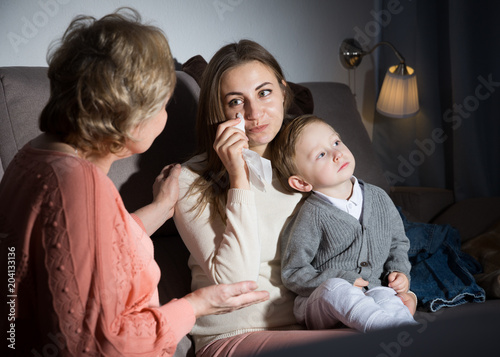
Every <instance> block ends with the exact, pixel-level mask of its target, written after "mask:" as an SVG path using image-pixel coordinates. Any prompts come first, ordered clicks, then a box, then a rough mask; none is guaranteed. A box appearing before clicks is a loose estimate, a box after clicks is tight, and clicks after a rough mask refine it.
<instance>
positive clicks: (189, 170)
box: [179, 154, 207, 181]
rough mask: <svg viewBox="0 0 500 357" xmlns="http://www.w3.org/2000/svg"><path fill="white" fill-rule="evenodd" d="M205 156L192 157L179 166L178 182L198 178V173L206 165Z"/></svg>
mask: <svg viewBox="0 0 500 357" xmlns="http://www.w3.org/2000/svg"><path fill="white" fill-rule="evenodd" d="M206 160H207V155H206V154H200V155H196V156H193V157H192V158H190V159H189V160H187V161H186V162H184V163H183V164H182V165H181V166H182V169H181V174H180V177H179V180H182V181H186V180H187V181H192V180H195V179H196V178H198V177H199V176H200V175H199V174H198V172H201V171H202V170H203V168H204V167H205V165H206Z"/></svg>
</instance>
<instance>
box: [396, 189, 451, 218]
mask: <svg viewBox="0 0 500 357" xmlns="http://www.w3.org/2000/svg"><path fill="white" fill-rule="evenodd" d="M390 196H391V198H392V201H393V202H394V204H395V205H396V206H400V207H401V208H402V209H403V213H404V214H405V215H406V216H407V218H408V219H409V220H411V221H414V222H430V221H431V220H432V219H433V218H434V217H436V216H437V215H439V214H440V213H441V212H443V211H444V210H445V209H446V208H448V207H450V206H451V205H452V204H453V203H455V198H454V195H453V192H452V191H451V190H447V189H442V188H433V187H403V186H392V187H391V189H390Z"/></svg>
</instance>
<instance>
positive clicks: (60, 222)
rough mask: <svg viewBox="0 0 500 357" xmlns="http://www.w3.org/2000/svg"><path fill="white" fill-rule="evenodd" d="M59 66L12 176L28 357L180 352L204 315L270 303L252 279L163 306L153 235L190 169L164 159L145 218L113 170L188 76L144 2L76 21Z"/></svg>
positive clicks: (9, 187) (13, 240) (2, 190)
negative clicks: (35, 131) (34, 133)
mask: <svg viewBox="0 0 500 357" xmlns="http://www.w3.org/2000/svg"><path fill="white" fill-rule="evenodd" d="M48 75H49V78H50V85H51V95H50V99H49V101H48V104H47V105H46V107H45V108H44V110H43V112H42V114H41V119H40V128H41V130H42V132H43V134H41V135H40V136H39V137H37V138H36V139H34V140H33V141H31V142H30V143H28V144H27V145H26V146H25V147H24V148H23V149H21V150H20V152H19V153H18V154H17V156H16V157H15V158H14V159H13V160H12V162H11V164H10V165H9V167H8V168H7V170H6V172H5V175H4V176H3V179H2V182H1V184H0V229H1V232H0V233H1V236H2V252H4V251H5V250H8V251H12V250H13V249H14V251H15V255H16V280H15V286H16V291H15V292H13V293H12V292H11V293H10V295H17V300H16V338H17V341H18V344H17V345H16V347H17V348H16V351H15V352H16V355H19V356H21V355H22V356H28V355H42V354H43V355H45V354H46V353H50V355H53V356H55V355H57V356H85V355H89V356H117V357H118V356H132V355H133V356H138V355H141V356H159V355H162V356H163V355H167V356H169V355H173V353H174V351H175V348H176V345H177V343H178V342H179V340H180V339H181V338H182V337H183V336H184V335H185V334H186V333H188V332H189V331H190V330H191V328H192V326H193V324H194V322H195V318H197V317H200V316H203V315H207V314H214V313H216V314H221V313H225V312H229V311H233V310H235V309H239V308H241V307H244V306H247V305H250V304H253V303H256V302H260V301H262V300H266V299H267V298H268V294H267V293H266V292H262V291H253V290H255V289H256V288H257V285H256V283H255V282H251V281H246V282H241V283H236V284H231V285H218V286H209V287H204V288H202V289H199V290H196V291H194V292H193V293H191V294H189V295H187V296H186V297H185V298H181V299H178V300H174V301H171V302H169V303H168V304H165V305H163V306H160V305H159V300H158V292H157V284H158V281H159V279H160V271H159V268H158V265H157V264H156V263H155V261H154V258H153V246H152V242H151V240H150V238H149V236H148V235H149V234H151V233H153V232H154V231H155V230H156V229H157V228H158V227H160V226H161V225H162V224H163V223H164V222H165V221H166V220H167V219H168V218H170V217H171V216H172V214H173V207H174V205H175V202H176V200H177V197H178V175H179V172H180V166H179V165H171V166H167V167H166V168H164V170H163V171H162V172H161V174H160V175H159V176H158V178H157V180H156V182H155V184H154V193H155V194H154V201H153V202H152V203H151V204H150V205H148V206H146V207H144V208H142V209H140V210H138V211H137V212H136V214H134V215H131V214H129V213H128V212H127V211H126V209H125V207H124V205H123V202H122V200H121V198H120V196H119V193H118V191H117V189H116V188H115V186H114V185H113V183H112V181H111V180H110V179H109V178H108V177H107V173H108V171H109V169H110V166H111V164H112V163H113V162H115V161H116V160H119V159H121V158H124V157H127V156H130V155H133V154H136V153H142V152H144V151H146V150H147V149H148V148H149V147H150V146H151V144H152V142H153V140H154V139H155V138H156V136H158V134H160V133H161V131H162V130H163V128H164V127H165V123H166V121H167V113H166V111H165V106H166V102H167V100H168V98H169V97H170V96H171V94H172V92H173V90H174V87H175V80H176V77H175V71H174V65H173V60H172V56H171V54H170V49H169V46H168V43H167V40H166V39H165V37H164V35H163V33H162V32H161V31H160V30H159V29H157V28H155V27H152V26H146V25H143V24H141V23H140V17H139V15H138V14H137V13H136V12H134V11H126V10H123V11H119V12H117V13H115V14H111V15H108V16H105V17H103V18H102V19H100V20H96V19H94V18H91V17H78V18H76V19H75V20H74V21H73V22H72V23H71V25H70V26H69V28H68V30H67V31H66V33H65V34H64V36H63V38H62V41H61V43H60V45H59V46H58V47H57V48H56V49H55V51H54V52H52V53H51V54H50V59H49V71H48ZM5 256H6V255H5ZM163 274H168V272H163ZM207 285H208V284H207Z"/></svg>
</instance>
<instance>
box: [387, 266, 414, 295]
mask: <svg viewBox="0 0 500 357" xmlns="http://www.w3.org/2000/svg"><path fill="white" fill-rule="evenodd" d="M387 281H388V283H389V284H388V286H389V287H390V288H393V289H394V290H395V291H396V292H397V293H398V294H401V293H406V292H407V291H408V289H409V288H410V282H409V281H408V278H407V277H406V275H404V274H403V273H400V272H398V271H393V272H392V273H390V274H389V276H388V277H387Z"/></svg>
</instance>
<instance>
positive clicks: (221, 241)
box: [174, 167, 261, 284]
mask: <svg viewBox="0 0 500 357" xmlns="http://www.w3.org/2000/svg"><path fill="white" fill-rule="evenodd" d="M197 177H198V176H197V174H195V173H194V172H193V171H191V170H190V169H189V168H187V167H183V169H182V171H181V175H180V177H179V187H180V191H179V197H180V199H179V201H178V203H177V205H176V208H175V214H174V221H175V224H176V227H177V229H178V231H179V233H180V235H181V237H182V239H183V241H184V243H185V244H186V247H187V248H188V249H189V251H190V253H191V257H192V258H193V259H194V260H195V261H196V263H197V264H199V265H200V267H201V268H202V269H203V272H204V273H205V275H206V276H207V277H209V279H211V283H212V284H214V283H215V284H222V283H226V284H227V283H234V282H237V281H242V280H254V281H256V280H257V279H258V275H259V267H260V252H261V242H260V239H259V234H258V216H257V210H256V205H255V197H254V192H252V191H251V190H242V189H230V190H229V192H228V197H227V202H226V211H225V213H226V219H225V220H222V218H221V217H219V216H218V215H216V214H215V213H213V212H212V209H211V207H210V205H207V206H206V207H205V208H204V209H203V211H201V212H200V211H199V210H193V206H194V205H195V203H196V202H197V201H198V199H199V194H196V193H195V194H188V195H186V193H187V192H188V190H189V187H190V186H191V185H192V183H193V182H194V180H195V179H196V178H197Z"/></svg>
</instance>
